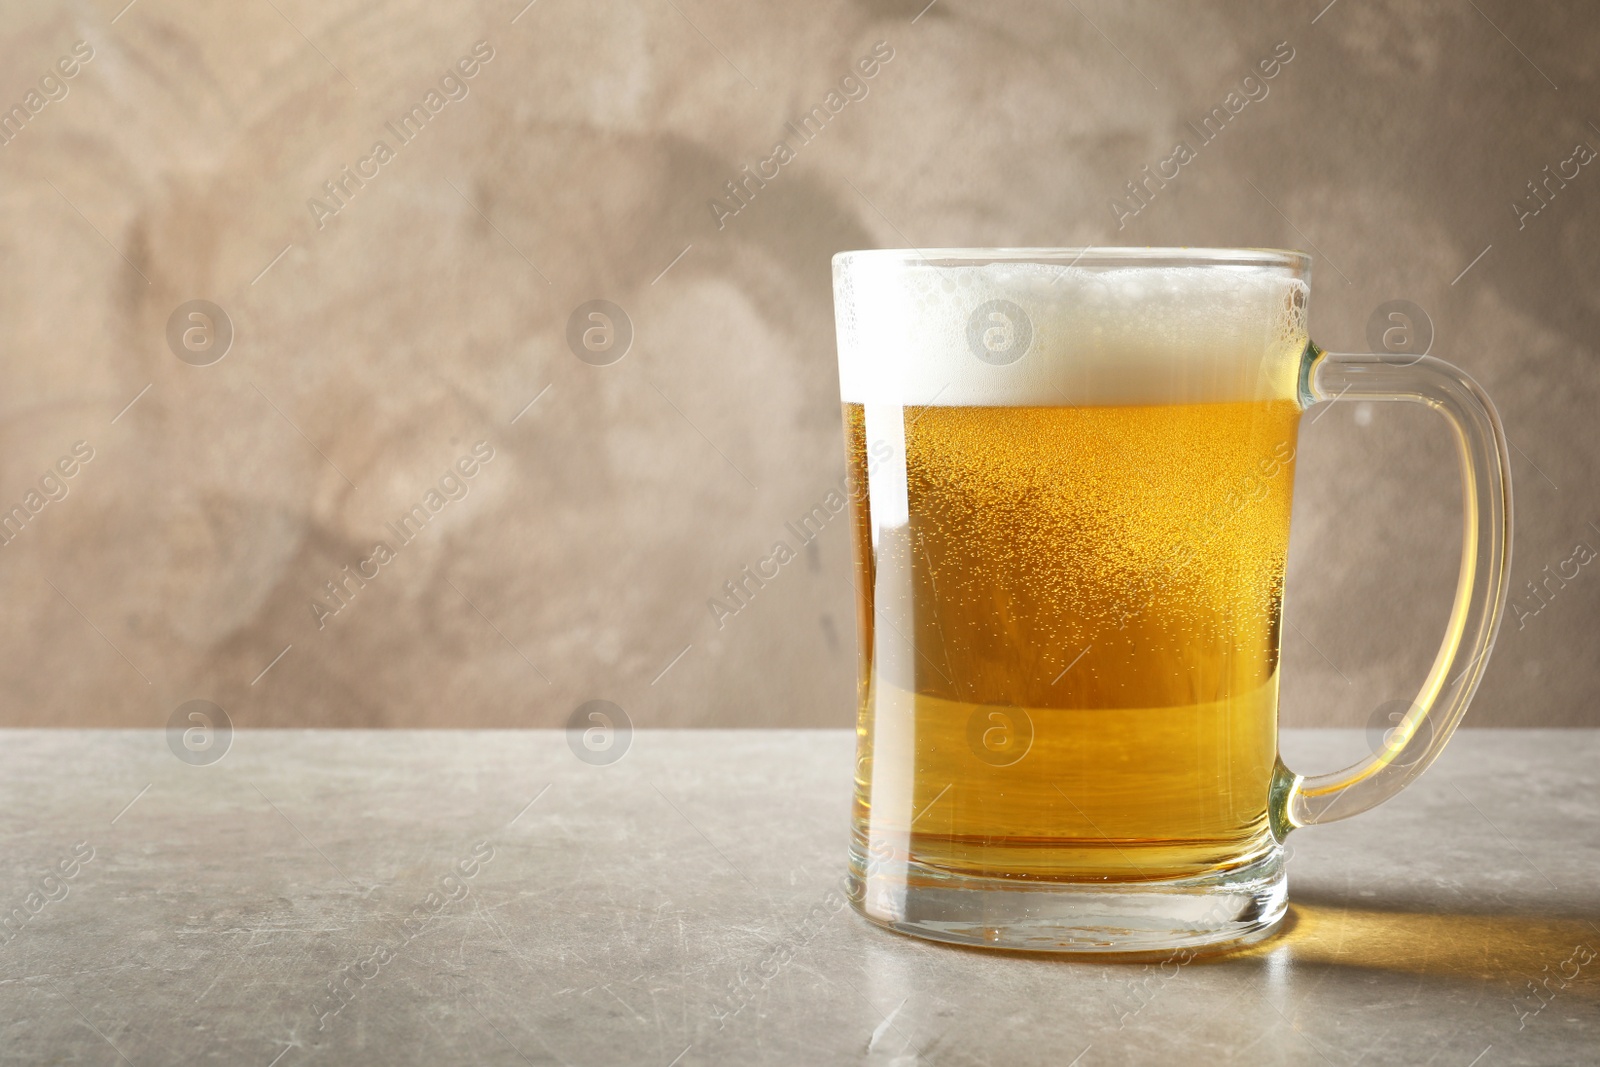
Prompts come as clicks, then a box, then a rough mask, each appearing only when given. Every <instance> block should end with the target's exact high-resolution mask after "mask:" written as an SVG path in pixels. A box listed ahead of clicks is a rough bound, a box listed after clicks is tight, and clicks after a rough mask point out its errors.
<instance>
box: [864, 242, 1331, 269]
mask: <svg viewBox="0 0 1600 1067" xmlns="http://www.w3.org/2000/svg"><path fill="white" fill-rule="evenodd" d="M858 261H871V262H883V261H889V262H898V263H903V264H907V265H916V264H917V263H918V261H921V263H922V264H923V265H925V266H930V267H956V266H968V267H970V266H982V265H984V264H986V263H1045V264H1061V265H1062V266H1064V267H1078V268H1081V269H1086V270H1088V269H1095V268H1101V269H1104V268H1116V267H1128V266H1141V267H1259V268H1274V267H1276V268H1281V269H1286V270H1289V271H1291V272H1293V273H1295V274H1301V275H1304V274H1308V273H1309V272H1310V269H1311V256H1310V255H1309V254H1307V253H1305V252H1302V251H1300V250H1299V249H1293V248H1204V247H1199V248H1190V247H1180V246H1174V247H1170V248H1160V247H1148V246H1135V245H1127V246H1119V245H1085V246H1081V247H1068V248H1008V247H998V248H863V249H856V250H852V251H848V252H837V253H835V254H834V256H833V265H834V267H836V268H838V267H847V266H849V265H850V264H852V263H855V262H858Z"/></svg>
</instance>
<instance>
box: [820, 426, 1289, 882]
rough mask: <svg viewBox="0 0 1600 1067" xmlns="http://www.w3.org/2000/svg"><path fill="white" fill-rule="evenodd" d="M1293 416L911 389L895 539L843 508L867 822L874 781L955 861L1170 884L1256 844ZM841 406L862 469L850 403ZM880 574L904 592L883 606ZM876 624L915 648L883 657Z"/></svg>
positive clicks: (926, 847)
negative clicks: (850, 534)
mask: <svg viewBox="0 0 1600 1067" xmlns="http://www.w3.org/2000/svg"><path fill="white" fill-rule="evenodd" d="M1298 419H1299V407H1298V405H1296V404H1295V403H1294V402H1293V401H1292V400H1273V401H1265V402H1254V401H1244V402H1234V403H1212V404H1190V405H1162V406H1127V407H944V408H941V407H922V408H908V409H907V410H906V416H905V423H906V436H905V445H906V447H905V455H906V488H907V497H908V502H909V522H908V523H907V524H906V526H905V529H904V536H902V537H897V538H894V539H892V540H891V539H887V538H880V543H879V546H878V550H877V553H876V556H875V554H874V552H873V550H872V544H871V536H870V534H871V532H870V530H869V528H868V521H867V509H866V508H865V507H859V506H858V507H857V509H856V513H855V522H854V539H855V556H856V580H857V583H858V588H859V590H860V592H861V596H860V598H859V618H858V625H859V626H860V628H861V634H862V638H863V648H864V651H865V654H864V655H863V659H862V665H861V669H862V674H861V678H860V688H861V696H862V700H861V707H860V713H859V720H858V735H859V745H860V752H859V755H860V759H859V761H858V780H857V794H856V806H855V823H856V827H857V829H858V831H859V832H860V833H861V834H862V835H863V836H865V835H866V834H867V833H868V831H869V829H870V828H871V827H872V810H871V797H872V791H873V789H874V788H876V789H877V790H879V791H880V792H882V791H888V792H904V793H906V794H908V795H909V797H910V798H911V803H910V810H911V812H912V813H913V821H914V826H911V825H908V826H905V827H886V826H883V825H881V824H880V825H879V827H878V829H879V830H880V831H885V830H887V831H890V832H891V833H892V832H893V831H894V830H904V831H909V832H910V835H911V839H910V850H911V853H912V855H913V857H914V858H915V859H916V860H918V861H919V862H921V863H923V864H926V865H929V866H933V867H937V868H940V869H950V870H957V871H960V872H963V873H969V874H984V875H992V876H1005V877H1028V878H1045V879H1056V880H1098V879H1116V880H1138V879H1143V878H1173V877H1182V876H1185V875H1190V874H1193V873H1197V872H1199V871H1203V870H1208V869H1212V868H1214V867H1216V866H1219V865H1222V864H1225V863H1228V862H1232V861H1234V860H1236V859H1237V858H1238V857H1240V856H1241V855H1243V854H1246V853H1249V852H1251V851H1252V850H1253V849H1254V848H1256V847H1259V846H1261V845H1262V843H1263V841H1264V839H1265V838H1266V837H1267V791H1268V787H1269V784H1270V782H1271V779H1272V770H1273V765H1274V762H1275V760H1276V756H1277V689H1278V673H1277V670H1278V640H1279V625H1280V610H1279V609H1280V605H1281V602H1282V595H1283V578H1284V565H1285V558H1286V553H1287V549H1288V533H1289V504H1290V490H1291V486H1292V484H1293V457H1294V441H1295V431H1296V427H1297V423H1298ZM845 424H846V426H847V428H848V430H847V437H848V447H849V457H850V464H851V470H852V474H853V476H854V478H855V480H856V483H857V484H859V485H865V484H867V477H868V474H867V465H868V459H869V457H868V445H867V438H866V420H865V417H864V410H863V407H862V406H861V405H859V404H847V405H845ZM891 557H892V558H891ZM880 568H882V569H884V570H887V571H890V572H895V573H898V574H900V575H903V576H904V577H905V581H904V583H903V588H904V597H905V599H904V600H903V601H902V602H901V603H900V604H892V605H881V604H878V603H875V591H876V590H879V589H882V588H883V587H884V586H883V585H882V584H880V583H879V582H878V581H877V577H878V575H877V571H878V570H879V569H880ZM883 641H889V642H900V643H908V644H909V645H911V646H912V648H913V654H912V655H910V656H900V657H876V658H875V657H874V656H873V655H872V653H871V650H872V649H874V648H875V647H876V646H877V645H878V643H879V642H883ZM896 667H898V668H899V670H896V669H895V668H896ZM886 689H889V690H893V691H894V692H895V695H894V697H893V698H892V699H887V700H885V699H883V698H882V694H883V691H884V690H886ZM884 707H901V708H904V709H905V711H904V714H905V715H907V716H908V717H909V722H908V723H905V724H903V725H904V726H906V727H908V729H909V732H910V734H911V737H912V745H913V750H914V757H913V759H912V761H911V762H909V763H906V762H902V761H900V760H892V761H889V762H888V763H884V762H880V761H875V760H874V758H873V755H874V753H873V748H874V726H875V711H876V710H877V709H880V708H884ZM974 723H976V724H977V729H976V731H975V730H974ZM1024 745H1026V751H1022V746H1024ZM1008 749H1009V751H1008ZM1013 755H1014V756H1015V762H1012V760H1011V757H1012V756H1013ZM874 777H876V782H874Z"/></svg>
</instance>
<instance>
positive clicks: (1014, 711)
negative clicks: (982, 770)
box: [967, 704, 1033, 767]
mask: <svg viewBox="0 0 1600 1067" xmlns="http://www.w3.org/2000/svg"><path fill="white" fill-rule="evenodd" d="M967 747H968V748H970V749H971V750H972V754H973V755H974V756H977V757H978V758H979V759H980V760H982V761H983V762H984V763H987V764H989V766H991V767H1009V766H1011V765H1012V764H1014V763H1016V762H1018V761H1020V760H1021V759H1022V758H1023V757H1024V756H1026V755H1027V754H1028V750H1029V749H1031V748H1032V747H1033V719H1032V717H1031V716H1029V714H1028V711H1027V709H1026V708H1019V707H1015V706H1013V705H1009V704H999V705H997V704H979V705H978V706H977V707H975V708H973V709H972V714H971V715H969V716H968V717H967Z"/></svg>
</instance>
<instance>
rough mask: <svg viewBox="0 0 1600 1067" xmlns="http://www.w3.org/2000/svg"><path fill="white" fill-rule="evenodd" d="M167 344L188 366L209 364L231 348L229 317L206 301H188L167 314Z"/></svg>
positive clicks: (231, 325) (231, 330) (231, 331)
mask: <svg viewBox="0 0 1600 1067" xmlns="http://www.w3.org/2000/svg"><path fill="white" fill-rule="evenodd" d="M167 347H168V348H169V349H171V350H172V354H173V355H175V356H177V357H178V358H179V359H181V360H183V361H184V362H185V363H187V364H189V366H191V367H209V366H211V364H213V363H215V362H217V361H218V360H220V359H221V358H222V357H223V356H225V355H227V354H228V349H230V348H232V347H233V320H232V319H230V318H228V313H227V312H226V311H223V310H222V309H221V308H220V307H218V306H217V305H215V304H213V303H212V302H211V301H209V300H189V301H185V302H184V303H182V304H179V305H178V306H177V307H175V308H173V309H172V314H171V315H168V316H167Z"/></svg>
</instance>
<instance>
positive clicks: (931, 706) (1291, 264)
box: [834, 248, 1511, 953]
mask: <svg viewBox="0 0 1600 1067" xmlns="http://www.w3.org/2000/svg"><path fill="white" fill-rule="evenodd" d="M1309 275H1310V259H1309V257H1307V256H1306V255H1304V254H1303V253H1300V252H1288V251H1275V250H1267V249H1114V248H1086V249H1040V250H1030V249H979V250H957V249H951V250H924V251H921V252H916V251H872V252H848V253H843V254H841V255H838V256H836V257H834V296H835V309H836V312H837V319H838V340H839V369H840V393H841V401H842V404H843V414H844V424H845V440H846V448H847V455H848V461H849V466H850V473H851V478H852V487H853V491H852V494H851V497H852V499H851V502H850V504H851V513H852V520H853V539H854V553H855V579H856V587H857V594H858V595H857V602H858V618H857V622H858V632H859V653H860V654H859V675H858V677H859V686H858V693H859V702H858V718H857V734H858V752H857V761H856V795H855V803H854V810H853V819H852V836H851V843H850V877H851V885H852V890H853V894H852V895H853V899H854V902H855V905H856V907H857V908H858V910H860V911H861V912H862V914H864V915H865V916H866V917H867V918H869V919H871V920H873V921H874V922H878V923H880V924H882V925H885V926H888V927H891V928H893V929H896V930H900V931H903V932H906V933H911V934H917V935H920V936H923V937H929V938H934V939H937V940H943V941H952V942H958V943H962V944H971V945H987V946H994V947H1001V948H1011V949H1032V950H1041V951H1055V952H1093V953H1146V952H1162V951H1171V950H1173V949H1178V948H1184V947H1200V946H1219V945H1226V944H1231V943H1239V942H1245V941H1250V940H1254V939H1256V938H1259V937H1262V936H1265V935H1266V934H1267V933H1268V932H1270V930H1271V928H1272V926H1273V925H1274V924H1275V923H1276V922H1277V921H1278V920H1279V919H1280V918H1281V917H1282V915H1283V913H1284V908H1285V905H1286V901H1287V884H1286V881H1285V874H1284V868H1283V849H1282V843H1283V840H1284V838H1285V836H1286V835H1287V834H1288V833H1289V832H1290V831H1291V830H1292V829H1293V828H1295V827H1297V826H1303V825H1307V824H1309V823H1313V822H1322V821H1328V820H1331V819H1337V818H1342V817H1344V816H1346V815H1351V814H1354V813H1356V812H1358V811H1361V810H1364V809H1366V808H1368V807H1371V806H1372V805H1374V804H1377V803H1379V802H1381V801H1382V800H1385V799H1387V798H1388V797H1390V796H1392V795H1393V794H1394V793H1396V792H1398V791H1399V790H1400V789H1401V788H1403V787H1404V785H1405V784H1406V783H1407V782H1409V781H1410V780H1411V779H1412V778H1414V777H1416V776H1417V775H1418V774H1420V773H1421V772H1422V771H1423V770H1424V769H1425V768H1426V767H1427V766H1428V764H1429V763H1431V762H1432V760H1433V759H1434V758H1435V757H1436V756H1437V755H1438V753H1439V751H1440V749H1441V748H1442V747H1443V745H1444V743H1445V742H1446V741H1447V740H1448V738H1449V735H1450V732H1451V731H1452V730H1453V729H1454V727H1455V725H1456V723H1457V722H1458V721H1459V719H1460V717H1461V714H1462V712H1463V711H1464V710H1465V708H1466V704H1467V702H1468V701H1469V700H1470V698H1471V696H1472V693H1473V691H1474V689H1475V688H1476V686H1477V683H1478V680H1479V678H1480V677H1481V675H1482V672H1483V668H1484V663H1485V660H1486V659H1487V656H1488V652H1489V649H1490V646H1491V645H1492V644H1493V640H1494V634H1495V631H1496V628H1497V627H1498V624H1499V620H1500V614H1501V610H1502V607H1503V604H1504V598H1505V590H1506V583H1507V573H1508V563H1509V555H1510V543H1511V531H1510V480H1509V467H1508V464H1507V461H1506V450H1505V443H1504V437H1503V434H1502V433H1501V430H1500V425H1499V421H1498V419H1497V418H1496V416H1495V414H1494V409H1493V407H1492V406H1491V405H1490V403H1489V401H1488V399H1487V398H1486V397H1485V396H1484V395H1483V393H1482V392H1481V390H1479V389H1478V388H1477V386H1476V385H1474V384H1473V383H1472V381H1471V380H1470V379H1468V378H1467V377H1466V376H1465V375H1464V374H1462V373H1461V372H1460V371H1458V370H1456V369H1455V368H1453V367H1451V366H1449V365H1448V364H1446V363H1443V362H1441V361H1439V360H1436V359H1430V358H1421V359H1416V358H1413V357H1388V356H1345V355H1336V354H1329V353H1324V352H1322V351H1321V350H1320V349H1318V348H1317V347H1316V346H1315V345H1313V344H1311V343H1310V340H1309V338H1308V337H1307V335H1306V306H1307V300H1308V296H1309ZM1356 397H1359V398H1362V399H1367V400H1374V399H1376V400H1411V401H1416V402H1420V403H1424V404H1427V405H1429V406H1430V407H1432V408H1434V409H1435V410H1437V411H1439V412H1441V413H1442V414H1444V415H1445V416H1446V418H1447V419H1448V420H1449V421H1450V423H1451V425H1452V426H1453V427H1454V430H1455V433H1456V439H1457V441H1458V443H1459V446H1460V455H1461V468H1462V478H1463V484H1464V486H1465V492H1464V494H1463V496H1464V500H1465V504H1466V518H1465V530H1466V536H1465V538H1464V553H1463V560H1462V567H1461V575H1460V582H1459V585H1458V589H1457V594H1456V600H1455V606H1454V610H1453V612H1452V615H1451V620H1450V624H1449V626H1448V628H1447V632H1446V635H1445V640H1444V643H1443V645H1442V647H1441V649H1440V652H1439V655H1438V657H1437V659H1436V661H1435V663H1434V666H1433V669H1432V670H1431V671H1430V672H1429V675H1428V678H1427V680H1426V681H1425V682H1424V684H1423V686H1422V689H1421V691H1420V693H1419V695H1418V697H1417V699H1416V701H1415V702H1414V706H1413V708H1412V710H1411V712H1410V713H1409V715H1408V716H1407V717H1406V719H1405V721H1404V722H1403V723H1402V724H1401V726H1400V727H1398V728H1396V729H1395V730H1394V731H1392V732H1391V733H1390V735H1389V739H1388V741H1387V742H1386V744H1387V745H1388V747H1387V748H1385V750H1384V751H1382V752H1380V753H1379V754H1377V755H1376V756H1374V757H1372V758H1371V759H1368V760H1366V761H1364V762H1363V763H1361V764H1359V765H1357V766H1355V767H1351V768H1348V769H1346V770H1344V771H1341V772H1338V773H1335V774H1329V775H1322V776H1319V777H1314V778H1303V777H1301V776H1299V775H1296V774H1293V773H1292V772H1290V771H1288V770H1287V769H1286V768H1285V767H1284V766H1283V764H1282V763H1281V762H1280V761H1279V759H1278V753H1277V701H1278V654H1279V638H1280V627H1281V617H1282V616H1281V609H1282V602H1283V581H1284V569H1285V562H1286V558H1287V552H1288V537H1289V513H1290V502H1291V496H1292V490H1293V484H1294V461H1295V455H1296V450H1297V447H1298V428H1299V420H1300V416H1301V412H1302V411H1303V410H1304V409H1305V408H1306V407H1308V406H1309V405H1311V404H1314V403H1317V402H1321V401H1324V400H1330V399H1336V398H1344V399H1349V398H1356Z"/></svg>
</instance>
